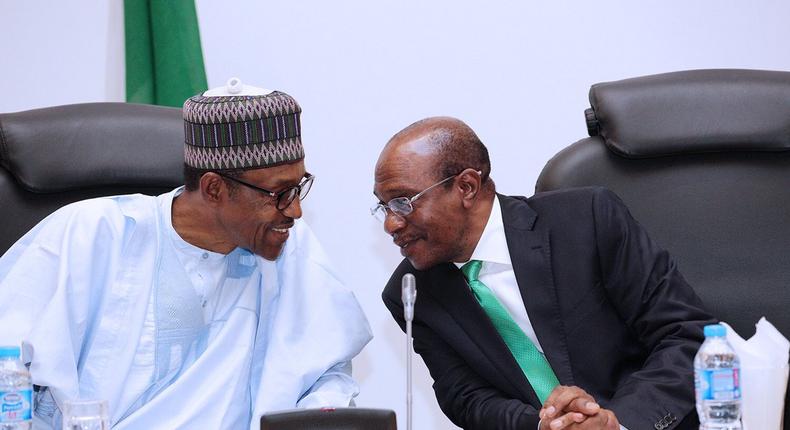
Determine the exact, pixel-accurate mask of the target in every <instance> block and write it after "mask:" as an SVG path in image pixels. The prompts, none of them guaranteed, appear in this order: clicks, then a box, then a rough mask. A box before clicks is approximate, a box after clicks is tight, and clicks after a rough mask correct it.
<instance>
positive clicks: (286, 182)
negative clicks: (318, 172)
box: [262, 172, 310, 190]
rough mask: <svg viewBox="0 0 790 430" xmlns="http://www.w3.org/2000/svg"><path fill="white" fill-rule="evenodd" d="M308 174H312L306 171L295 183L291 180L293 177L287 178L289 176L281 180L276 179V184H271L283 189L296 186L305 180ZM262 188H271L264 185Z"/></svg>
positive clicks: (272, 187) (273, 186) (274, 188)
mask: <svg viewBox="0 0 790 430" xmlns="http://www.w3.org/2000/svg"><path fill="white" fill-rule="evenodd" d="M308 175H310V172H304V175H302V177H301V178H299V180H298V181H296V183H293V182H292V181H291V179H287V178H283V179H280V180H278V181H276V182H275V183H274V185H271V189H273V190H278V189H283V188H290V187H295V186H297V185H299V184H301V183H302V181H304V180H305V178H307V176H308ZM262 188H269V187H262Z"/></svg>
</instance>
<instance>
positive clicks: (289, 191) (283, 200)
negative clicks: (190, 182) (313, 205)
mask: <svg viewBox="0 0 790 430" xmlns="http://www.w3.org/2000/svg"><path fill="white" fill-rule="evenodd" d="M214 173H216V174H218V175H220V176H222V177H223V178H225V179H229V180H231V181H233V182H235V183H237V184H241V185H244V186H245V187H249V188H252V189H253V190H255V191H258V192H261V193H263V194H266V195H267V196H269V197H273V198H276V199H277V210H280V211H284V210H285V209H287V208H288V206H291V203H293V201H294V200H295V199H296V196H299V200H304V198H305V197H307V193H309V192H310V188H311V187H312V186H313V181H314V180H315V176H314V175H311V174H310V173H305V176H304V180H302V182H301V183H300V184H299V185H294V186H292V187H288V188H286V189H284V190H282V191H280V192H279V193H275V192H274V191H269V190H267V189H264V188H261V187H259V186H257V185H252V184H250V183H249V182H245V181H242V180H241V179H237V178H234V177H232V176H228V175H226V174H224V173H220V172H214Z"/></svg>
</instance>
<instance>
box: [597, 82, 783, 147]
mask: <svg viewBox="0 0 790 430" xmlns="http://www.w3.org/2000/svg"><path fill="white" fill-rule="evenodd" d="M590 105H591V106H592V109H591V110H589V109H588V111H587V112H585V114H586V117H587V128H588V131H589V133H590V136H595V135H600V136H601V137H603V138H604V140H605V142H606V144H607V146H608V147H609V148H610V149H612V150H613V151H615V152H617V153H619V154H621V155H624V156H626V157H633V158H644V157H656V156H664V155H674V154H679V153H687V152H690V153H694V152H719V151H784V150H788V149H790V72H776V71H761V70H690V71H684V72H674V73H665V74H660V75H651V76H643V77H639V78H633V79H625V80H621V81H615V82H604V83H599V84H595V85H593V86H592V88H590Z"/></svg>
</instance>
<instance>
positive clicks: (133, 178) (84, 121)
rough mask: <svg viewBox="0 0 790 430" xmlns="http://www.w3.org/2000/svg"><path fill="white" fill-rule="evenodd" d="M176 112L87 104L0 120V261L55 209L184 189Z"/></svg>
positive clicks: (181, 132)
mask: <svg viewBox="0 0 790 430" xmlns="http://www.w3.org/2000/svg"><path fill="white" fill-rule="evenodd" d="M183 142H184V126H183V121H182V119H181V110H180V109H174V108H165V107H159V106H149V105H137V104H128V103H86V104H75V105H68V106H57V107H50V108H44V109H35V110H29V111H24V112H17V113H5V114H0V214H2V222H0V254H3V253H5V251H6V250H7V249H8V248H9V247H10V246H11V245H12V244H13V243H14V242H15V241H16V240H17V239H19V238H20V237H21V236H22V235H23V234H24V233H25V232H27V231H28V230H29V229H30V228H31V227H33V226H34V225H35V224H36V223H38V221H40V220H41V219H43V218H44V217H46V216H47V215H49V214H50V213H52V212H53V211H55V210H56V209H58V208H59V207H61V206H63V205H65V204H68V203H71V202H74V201H77V200H82V199H86V198H91V197H98V196H107V195H115V194H128V193H137V192H141V193H146V194H159V193H162V192H165V191H168V190H170V189H172V188H174V187H176V186H178V185H180V184H182V183H183V180H182V177H183V173H182V172H183V163H184V155H183Z"/></svg>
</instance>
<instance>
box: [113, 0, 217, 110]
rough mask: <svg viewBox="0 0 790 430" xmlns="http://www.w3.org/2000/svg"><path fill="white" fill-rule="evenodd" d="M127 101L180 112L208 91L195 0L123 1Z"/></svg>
mask: <svg viewBox="0 0 790 430" xmlns="http://www.w3.org/2000/svg"><path fill="white" fill-rule="evenodd" d="M124 25H125V29H124V32H125V36H126V101H127V102H131V103H147V104H155V105H162V106H174V107H181V105H182V104H183V103H184V100H186V99H187V98H189V97H191V96H193V95H195V94H197V93H199V92H202V91H205V90H206V89H207V88H208V83H207V81H206V69H205V66H204V65H203V52H202V50H201V46H200V31H199V28H198V21H197V11H196V9H195V1H194V0H124Z"/></svg>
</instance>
